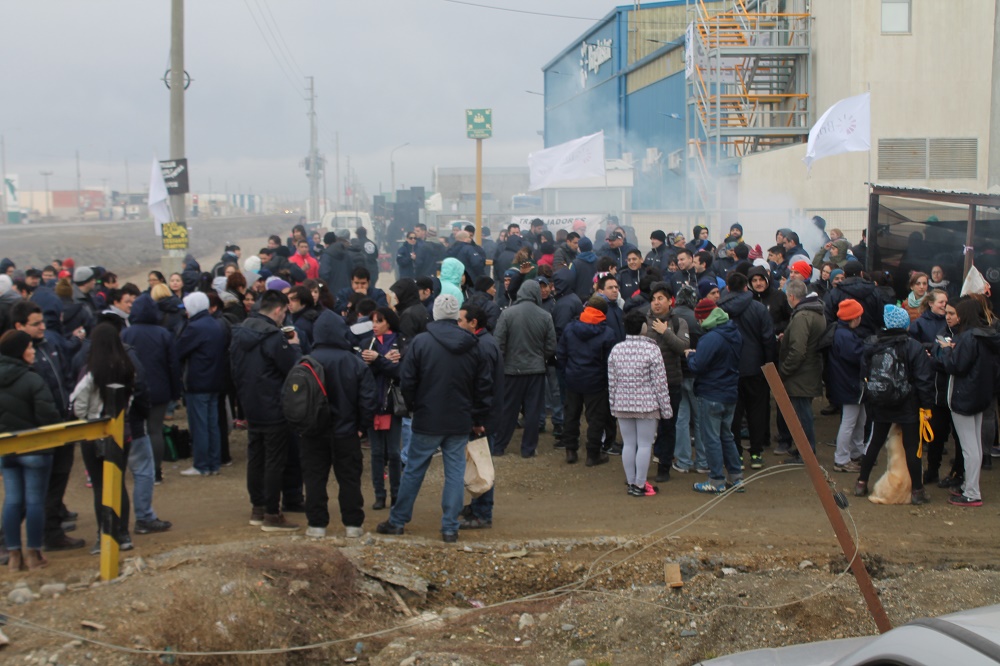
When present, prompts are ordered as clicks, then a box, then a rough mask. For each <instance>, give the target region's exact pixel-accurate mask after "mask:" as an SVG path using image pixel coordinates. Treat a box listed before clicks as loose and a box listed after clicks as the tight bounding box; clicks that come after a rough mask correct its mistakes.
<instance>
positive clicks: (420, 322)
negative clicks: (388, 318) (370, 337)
mask: <svg viewBox="0 0 1000 666" xmlns="http://www.w3.org/2000/svg"><path fill="white" fill-rule="evenodd" d="M389 291H391V292H392V293H393V294H394V295H395V296H396V305H395V309H396V314H398V315H399V330H398V331H396V332H397V333H399V334H400V335H402V336H403V339H404V340H406V341H407V342H409V341H410V340H412V339H413V338H415V337H417V335H419V334H420V333H423V332H424V331H426V330H427V321H428V320H429V319H430V317H429V316H428V314H427V308H425V307H424V304H423V303H421V302H420V292H419V290H418V289H417V283H416V281H414V280H413V279H411V278H400V279H399V280H396V282H394V283H393V284H392V286H391V287H389Z"/></svg>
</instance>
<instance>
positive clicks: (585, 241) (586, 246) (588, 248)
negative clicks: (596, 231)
mask: <svg viewBox="0 0 1000 666" xmlns="http://www.w3.org/2000/svg"><path fill="white" fill-rule="evenodd" d="M593 250H594V242H593V241H592V240H590V239H589V238H587V237H586V236H584V237H583V238H581V239H580V252H593Z"/></svg>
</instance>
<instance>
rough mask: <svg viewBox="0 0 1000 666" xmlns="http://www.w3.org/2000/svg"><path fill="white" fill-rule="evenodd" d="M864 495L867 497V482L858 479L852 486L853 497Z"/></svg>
mask: <svg viewBox="0 0 1000 666" xmlns="http://www.w3.org/2000/svg"><path fill="white" fill-rule="evenodd" d="M866 495H868V482H867V481H862V480H860V479H858V482H857V483H855V484H854V496H855V497H865V496H866Z"/></svg>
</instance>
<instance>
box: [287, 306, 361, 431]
mask: <svg viewBox="0 0 1000 666" xmlns="http://www.w3.org/2000/svg"><path fill="white" fill-rule="evenodd" d="M313 337H314V340H313V344H314V349H313V350H312V354H311V356H312V357H313V358H314V359H316V361H317V362H318V363H319V364H320V365H322V366H323V373H324V379H325V386H326V397H327V401H328V402H329V403H330V420H331V423H330V430H331V431H332V434H333V436H334V437H337V438H347V437H356V436H357V433H358V431H359V430H361V431H367V430H368V429H369V428H370V427H371V425H372V421H373V419H374V414H375V409H376V406H377V404H378V397H377V395H376V393H377V391H376V388H375V377H374V375H372V372H371V370H370V369H369V368H368V366H367V364H365V362H364V361H362V360H361V358H359V357H358V355H357V354H355V353H354V350H353V349H352V348H351V343H350V341H349V340H348V337H347V322H345V321H344V318H343V317H341V316H340V315H338V314H336V313H334V312H331V311H329V310H324V311H323V312H322V313H320V315H319V317H318V318H317V319H316V324H315V325H314V326H313ZM279 395H280V391H279Z"/></svg>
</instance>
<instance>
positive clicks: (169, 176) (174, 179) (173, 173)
mask: <svg viewBox="0 0 1000 666" xmlns="http://www.w3.org/2000/svg"><path fill="white" fill-rule="evenodd" d="M160 171H162V172H163V180H164V181H165V182H166V183H167V194H169V195H170V196H173V195H175V194H187V193H188V191H189V188H188V161H187V158H186V157H184V158H181V159H179V160H166V161H161V162H160Z"/></svg>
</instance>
